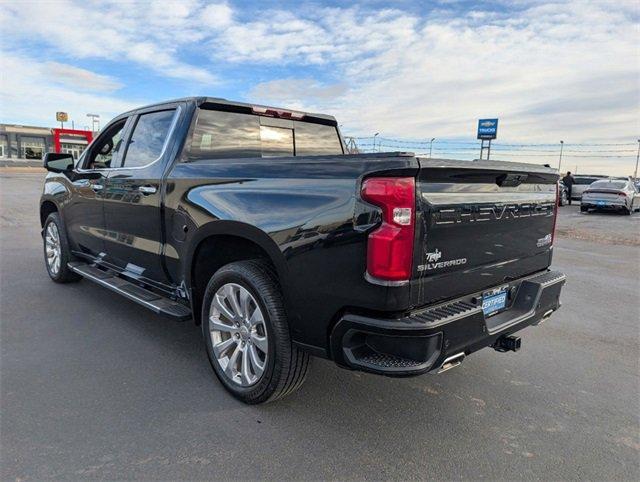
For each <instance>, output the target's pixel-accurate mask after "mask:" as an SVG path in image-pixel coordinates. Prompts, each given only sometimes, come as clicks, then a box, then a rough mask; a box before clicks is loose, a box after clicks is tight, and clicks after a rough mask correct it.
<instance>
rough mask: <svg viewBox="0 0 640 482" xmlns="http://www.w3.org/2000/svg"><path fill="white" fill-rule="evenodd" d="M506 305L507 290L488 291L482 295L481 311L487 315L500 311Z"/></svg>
mask: <svg viewBox="0 0 640 482" xmlns="http://www.w3.org/2000/svg"><path fill="white" fill-rule="evenodd" d="M506 306H507V292H506V291H500V292H499V293H490V294H485V295H483V296H482V311H483V312H484V316H489V315H493V314H496V313H498V312H499V311H502V310H504V309H505V308H506Z"/></svg>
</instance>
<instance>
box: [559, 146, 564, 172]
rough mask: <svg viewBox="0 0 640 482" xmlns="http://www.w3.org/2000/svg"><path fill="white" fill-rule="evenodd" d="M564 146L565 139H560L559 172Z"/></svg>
mask: <svg viewBox="0 0 640 482" xmlns="http://www.w3.org/2000/svg"><path fill="white" fill-rule="evenodd" d="M563 147H564V141H560V160H559V161H558V173H560V167H561V166H562V148H563Z"/></svg>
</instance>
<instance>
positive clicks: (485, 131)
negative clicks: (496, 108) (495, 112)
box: [478, 119, 498, 161]
mask: <svg viewBox="0 0 640 482" xmlns="http://www.w3.org/2000/svg"><path fill="white" fill-rule="evenodd" d="M496 137H498V119H480V120H478V139H480V140H481V141H482V142H481V143H480V160H482V154H483V152H484V150H485V149H486V150H487V161H488V160H489V157H491V140H492V139H495V138H496ZM485 141H488V143H487V145H486V146H485Z"/></svg>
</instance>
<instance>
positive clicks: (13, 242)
mask: <svg viewBox="0 0 640 482" xmlns="http://www.w3.org/2000/svg"><path fill="white" fill-rule="evenodd" d="M42 177H43V175H42V174H40V173H37V174H25V173H17V172H8V171H7V170H2V169H0V193H1V195H0V277H1V280H0V283H1V284H0V289H1V291H0V349H1V358H0V406H1V407H2V410H1V415H0V416H1V419H0V450H1V453H0V457H1V459H0V462H1V464H0V465H1V467H0V478H1V479H2V480H39V479H45V478H57V479H134V478H135V479H211V478H216V479H229V478H242V479H256V478H260V479H301V478H305V479H328V478H330V479H405V480H406V479H462V478H463V479H480V478H487V479H520V478H523V479H547V480H549V479H555V480H557V479H573V480H577V479H581V480H584V479H588V480H598V479H635V478H636V477H637V476H638V473H639V471H640V439H639V432H640V420H639V416H640V370H639V369H640V364H639V360H640V356H639V355H640V353H639V341H640V339H639V338H640V301H639V299H640V298H639V295H640V214H634V215H633V216H622V215H617V214H597V213H594V214H589V215H581V214H580V213H579V212H578V208H577V206H575V205H574V206H571V207H564V208H561V214H560V218H559V225H558V239H557V240H556V246H555V248H554V251H555V253H554V257H555V259H554V267H555V268H556V269H559V270H562V271H564V272H565V273H566V274H567V277H568V282H567V285H566V286H565V289H564V293H563V307H562V308H561V310H560V311H559V312H558V313H556V314H555V315H554V316H553V317H552V318H551V320H549V321H547V322H546V323H544V324H543V325H541V326H538V327H531V328H528V329H526V330H524V331H523V332H522V333H521V335H522V338H523V348H522V350H521V351H520V352H518V353H509V354H500V353H497V352H495V351H493V350H483V351H481V352H479V353H476V354H474V355H472V356H470V357H469V358H468V359H467V361H465V363H463V365H462V366H460V367H459V368H457V369H455V370H451V371H449V372H447V373H446V374H443V375H439V376H434V375H426V376H422V377H418V378H409V379H388V378H382V377H377V376H373V375H367V374H361V373H356V372H349V371H345V370H341V369H339V368H337V367H336V366H335V365H333V364H332V363H331V362H328V361H324V360H315V361H314V365H313V367H312V371H311V374H310V376H309V378H308V379H307V382H306V384H305V385H304V387H303V388H302V389H301V390H300V391H299V392H297V393H296V394H294V395H293V396H290V397H289V398H286V399H284V400H282V401H280V402H276V403H273V404H269V405H265V406H257V407H255V406H254V407H249V406H245V405H243V404H241V403H240V402H238V401H236V400H235V399H233V398H232V397H231V396H230V395H228V394H227V393H226V392H225V391H224V390H223V388H222V387H221V385H220V384H219V383H218V381H217V380H216V379H215V377H214V375H213V372H212V371H211V369H210V367H209V364H208V361H207V358H206V354H205V352H204V349H203V346H202V343H201V339H200V331H199V328H197V327H195V326H194V325H193V324H192V323H175V322H172V321H167V320H165V319H162V318H158V317H156V316H154V315H153V314H151V313H150V312H148V311H146V310H145V309H144V308H142V307H139V306H137V305H135V304H133V303H131V302H129V301H126V300H124V299H122V298H120V297H118V295H116V294H113V293H111V292H109V291H107V290H105V289H103V288H100V287H98V286H96V285H93V284H91V283H90V282H88V281H82V282H80V283H77V284H72V285H66V286H64V285H57V284H54V283H52V282H51V281H50V280H49V278H48V276H47V274H46V270H45V267H44V264H43V260H42V248H41V239H40V236H39V230H40V226H39V222H38V207H37V206H38V198H39V193H40V188H41V180H42Z"/></svg>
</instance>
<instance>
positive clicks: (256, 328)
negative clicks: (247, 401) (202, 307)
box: [209, 283, 269, 387]
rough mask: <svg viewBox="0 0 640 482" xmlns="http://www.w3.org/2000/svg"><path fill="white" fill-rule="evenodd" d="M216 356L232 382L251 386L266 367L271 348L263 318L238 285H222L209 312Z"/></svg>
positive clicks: (248, 295)
mask: <svg viewBox="0 0 640 482" xmlns="http://www.w3.org/2000/svg"><path fill="white" fill-rule="evenodd" d="M209 332H210V335H211V345H212V348H213V356H214V358H215V360H216V362H217V364H218V366H219V367H220V369H221V370H222V372H223V373H224V374H225V376H226V377H227V378H229V380H231V381H232V382H234V383H236V384H238V385H240V386H242V387H248V386H251V385H254V384H255V383H257V382H258V381H259V380H260V378H261V377H262V374H263V373H264V370H265V367H266V364H267V353H268V347H269V341H268V335H267V327H266V325H265V320H264V315H263V313H262V310H261V309H260V306H259V305H258V303H257V301H256V299H255V298H254V297H253V295H252V294H251V293H250V292H249V290H247V289H246V288H245V287H243V286H240V285H239V284H236V283H226V284H224V285H222V286H221V287H220V288H219V289H218V291H216V294H215V295H214V296H213V300H212V302H211V307H210V309H209Z"/></svg>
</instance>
